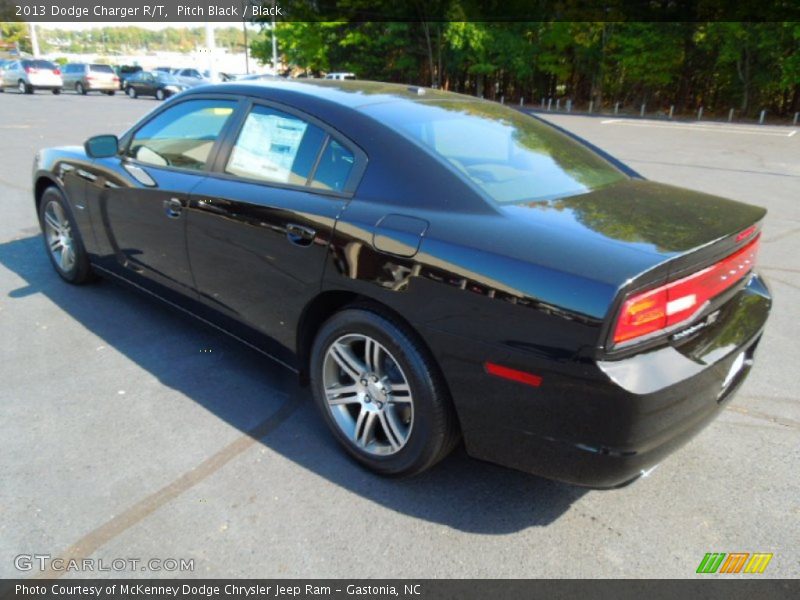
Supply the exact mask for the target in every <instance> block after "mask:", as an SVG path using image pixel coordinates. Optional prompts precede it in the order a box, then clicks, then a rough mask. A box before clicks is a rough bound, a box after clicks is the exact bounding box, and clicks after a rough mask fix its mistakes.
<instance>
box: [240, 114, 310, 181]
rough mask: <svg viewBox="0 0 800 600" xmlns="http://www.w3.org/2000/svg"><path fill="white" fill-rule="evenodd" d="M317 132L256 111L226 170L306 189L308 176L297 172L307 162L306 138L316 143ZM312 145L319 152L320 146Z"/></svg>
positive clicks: (294, 120) (286, 118)
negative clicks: (304, 150) (305, 157)
mask: <svg viewBox="0 0 800 600" xmlns="http://www.w3.org/2000/svg"><path fill="white" fill-rule="evenodd" d="M314 130H316V131H314ZM317 131H318V129H317V128H316V127H314V126H313V125H309V124H308V123H306V122H305V121H303V120H301V119H297V118H295V117H292V116H289V115H285V114H283V113H279V112H278V111H274V110H272V109H268V108H265V107H256V108H255V109H254V110H253V111H252V112H251V113H250V114H249V115H248V116H247V119H246V120H245V123H244V126H243V127H242V131H241V133H240V134H239V139H238V140H237V141H236V145H235V146H234V147H233V151H232V152H231V157H230V160H229V162H228V167H227V169H226V170H227V172H228V173H232V174H234V175H240V176H242V177H247V178H250V179H260V180H266V181H273V182H277V183H291V184H295V185H304V184H305V182H306V176H307V173H303V172H302V171H304V170H305V169H300V168H298V167H299V163H303V162H306V161H304V160H302V157H303V155H304V154H306V152H301V145H303V141H304V138H306V139H307V140H310V139H311V138H313V139H314V140H315V141H316V139H317V138H318V137H319V136H318V135H317ZM307 132H308V134H310V135H306V134H307ZM305 145H306V146H308V143H307V144H305ZM312 145H313V146H315V147H316V148H308V149H309V150H316V149H318V148H319V145H318V143H315V144H312ZM298 155H300V157H298ZM296 162H297V163H298V164H295V163H296Z"/></svg>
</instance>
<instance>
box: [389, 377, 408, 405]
mask: <svg viewBox="0 0 800 600" xmlns="http://www.w3.org/2000/svg"><path fill="white" fill-rule="evenodd" d="M389 385H390V398H391V400H390V401H391V402H396V403H397V402H406V403H408V402H413V398H412V397H411V386H409V385H408V384H407V383H405V382H403V383H390V384H389Z"/></svg>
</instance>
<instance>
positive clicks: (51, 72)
mask: <svg viewBox="0 0 800 600" xmlns="http://www.w3.org/2000/svg"><path fill="white" fill-rule="evenodd" d="M22 67H23V69H24V71H25V83H26V84H27V85H28V86H29V88H30V89H31V90H61V88H62V87H64V81H63V79H62V77H61V70H60V69H59V67H58V65H56V64H55V63H52V62H50V61H48V60H26V61H23V62H22Z"/></svg>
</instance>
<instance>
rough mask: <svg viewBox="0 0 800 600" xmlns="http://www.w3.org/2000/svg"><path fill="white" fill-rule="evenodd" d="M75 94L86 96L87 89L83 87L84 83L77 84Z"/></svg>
mask: <svg viewBox="0 0 800 600" xmlns="http://www.w3.org/2000/svg"><path fill="white" fill-rule="evenodd" d="M75 93H76V94H80V95H81V96H85V95H86V88H85V87H83V84H82V83H80V82H78V83H76V84H75Z"/></svg>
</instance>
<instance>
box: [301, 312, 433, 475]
mask: <svg viewBox="0 0 800 600" xmlns="http://www.w3.org/2000/svg"><path fill="white" fill-rule="evenodd" d="M348 333H356V334H364V335H368V336H370V337H372V338H373V339H375V340H377V341H378V342H380V344H382V345H383V346H384V347H385V348H386V349H387V350H388V351H389V352H390V353H391V354H392V356H393V357H394V359H395V360H396V361H397V362H398V363H399V364H400V367H401V368H402V370H403V373H404V374H405V376H406V378H407V379H408V381H409V383H410V385H411V391H412V394H413V397H414V423H413V427H412V429H411V434H410V437H409V439H408V441H407V442H406V445H405V446H404V447H403V448H402V449H401V450H400V451H398V452H397V453H396V454H392V455H390V456H374V455H372V454H368V453H366V452H364V451H363V450H360V449H359V448H357V447H356V446H355V445H354V444H353V443H352V442H351V441H350V440H349V439H348V437H347V436H346V435H345V434H344V433H343V432H342V431H341V430H340V429H339V426H338V424H337V423H336V422H335V420H334V418H333V416H332V415H331V412H330V409H329V408H328V404H327V400H326V397H325V390H324V384H323V378H322V370H323V365H324V359H325V354H326V352H327V349H328V348H329V346H330V345H331V344H332V343H333V342H334V341H335V340H336V339H338V338H339V337H341V336H343V335H346V334H348ZM423 354H424V353H423V352H421V351H420V349H418V348H417V345H416V344H415V342H414V341H413V340H412V339H411V338H410V337H409V336H408V335H407V334H406V333H405V332H404V331H402V329H401V327H398V325H396V324H395V323H393V322H392V321H389V320H387V319H385V318H383V317H382V316H381V315H378V314H376V313H374V312H371V311H368V310H363V309H347V310H344V311H342V312H340V313H337V314H336V315H334V316H333V317H331V319H329V320H328V321H327V322H326V323H325V324H324V325H323V326H322V328H321V329H320V331H319V333H318V335H317V337H316V339H315V341H314V345H313V348H312V354H311V365H310V373H311V377H310V379H311V386H312V391H313V395H314V401H315V403H316V404H317V408H318V409H319V410H320V412H321V413H322V415H323V418H324V419H325V422H326V423H327V424H328V427H329V428H330V429H331V431H332V432H333V434H334V436H335V437H336V438H337V440H338V441H339V442H340V443H341V444H342V445H343V446H344V448H345V449H346V450H347V452H348V453H349V454H350V455H351V456H353V457H354V458H355V459H356V460H357V461H358V462H360V463H361V464H363V465H365V466H366V467H368V468H369V469H371V470H373V471H375V472H377V473H380V474H382V475H390V476H404V475H413V474H415V473H418V472H421V471H423V470H425V469H426V468H427V467H429V466H430V465H432V464H433V463H435V462H436V461H437V460H438V458H439V455H440V454H441V451H442V448H443V446H444V438H445V436H446V431H445V429H444V421H443V415H442V411H444V410H446V406H444V405H443V404H444V403H445V402H446V399H445V398H442V397H441V390H439V389H438V386H437V384H436V381H435V377H434V376H432V366H431V365H430V364H428V361H429V360H430V359H426V358H425V357H424V355H423Z"/></svg>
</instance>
